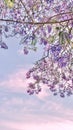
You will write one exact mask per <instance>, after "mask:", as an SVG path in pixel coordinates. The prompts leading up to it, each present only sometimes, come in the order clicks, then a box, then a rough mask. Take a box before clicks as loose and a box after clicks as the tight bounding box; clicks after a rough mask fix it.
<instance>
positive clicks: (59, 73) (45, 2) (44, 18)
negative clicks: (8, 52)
mask: <svg viewBox="0 0 73 130" xmlns="http://www.w3.org/2000/svg"><path fill="white" fill-rule="evenodd" d="M2 36H5V38H9V37H14V36H19V37H20V38H21V40H20V44H21V45H23V47H24V49H23V51H24V54H28V52H29V50H33V51H36V50H37V44H39V45H44V46H45V55H44V57H43V58H42V59H41V60H39V61H38V62H37V63H36V64H35V66H34V67H33V68H32V69H31V70H29V72H28V73H27V74H26V77H27V78H31V77H32V78H33V79H34V81H35V82H34V83H30V84H29V87H28V88H29V89H28V93H29V94H33V93H34V92H36V93H38V92H40V91H41V88H42V87H41V86H42V84H47V86H48V87H49V89H50V90H51V91H52V92H54V95H56V94H57V93H60V95H61V97H64V96H65V92H66V93H67V95H71V94H72V89H73V78H72V77H73V1H72V0H61V1H60V0H37V1H36V0H0V47H1V48H4V49H8V46H7V44H6V43H5V42H4V41H3V37H2ZM43 53H44V49H43ZM46 54H47V55H46Z"/></svg>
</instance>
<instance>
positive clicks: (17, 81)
mask: <svg viewBox="0 0 73 130" xmlns="http://www.w3.org/2000/svg"><path fill="white" fill-rule="evenodd" d="M26 72H27V70H24V69H21V70H19V71H18V72H14V73H12V74H10V75H8V76H7V78H6V79H5V80H3V81H0V87H6V88H9V89H11V90H13V91H23V90H25V89H26V87H27V84H28V83H27V82H28V81H27V80H26V78H25V74H26Z"/></svg>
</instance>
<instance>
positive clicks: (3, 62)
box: [0, 38, 73, 130]
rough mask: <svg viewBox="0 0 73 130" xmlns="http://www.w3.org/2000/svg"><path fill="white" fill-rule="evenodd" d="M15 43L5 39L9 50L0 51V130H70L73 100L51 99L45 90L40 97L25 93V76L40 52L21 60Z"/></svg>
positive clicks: (15, 40)
mask: <svg viewBox="0 0 73 130" xmlns="http://www.w3.org/2000/svg"><path fill="white" fill-rule="evenodd" d="M17 39H18V38H9V39H8V40H6V39H4V40H5V41H6V42H7V44H8V47H9V49H8V50H3V49H0V130H73V102H72V101H73V96H71V97H66V98H64V99H62V98H60V97H59V96H57V97H54V96H53V95H52V93H51V92H49V90H48V89H47V87H46V86H43V90H42V92H41V93H40V94H39V95H33V96H29V95H28V94H27V93H26V88H27V82H28V81H27V80H26V79H25V73H26V72H27V71H28V69H29V68H31V66H32V65H33V63H35V61H36V60H37V59H38V58H40V57H41V56H42V49H41V46H40V48H39V51H38V52H37V53H35V52H31V53H29V55H28V56H24V54H23V53H22V46H20V45H19V44H18V42H19V40H20V38H19V39H18V40H17Z"/></svg>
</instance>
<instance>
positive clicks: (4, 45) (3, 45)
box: [0, 42, 8, 49]
mask: <svg viewBox="0 0 73 130" xmlns="http://www.w3.org/2000/svg"><path fill="white" fill-rule="evenodd" d="M0 45H1V48H4V49H8V46H7V45H6V43H4V42H1V43H0Z"/></svg>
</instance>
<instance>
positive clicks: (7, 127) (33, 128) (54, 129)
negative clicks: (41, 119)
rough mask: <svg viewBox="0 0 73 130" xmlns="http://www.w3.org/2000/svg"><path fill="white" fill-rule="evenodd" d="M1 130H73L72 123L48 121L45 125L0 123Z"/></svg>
mask: <svg viewBox="0 0 73 130" xmlns="http://www.w3.org/2000/svg"><path fill="white" fill-rule="evenodd" d="M1 126H3V128H4V129H2V130H12V129H13V130H44V129H45V130H48V129H49V130H73V122H71V121H68V120H61V121H60V122H59V121H54V122H52V121H48V122H47V123H39V124H37V121H35V123H25V122H10V121H0V127H1Z"/></svg>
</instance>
